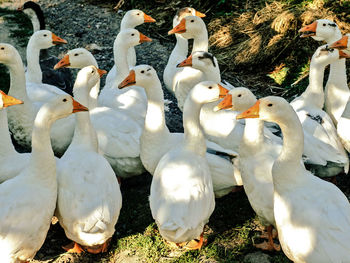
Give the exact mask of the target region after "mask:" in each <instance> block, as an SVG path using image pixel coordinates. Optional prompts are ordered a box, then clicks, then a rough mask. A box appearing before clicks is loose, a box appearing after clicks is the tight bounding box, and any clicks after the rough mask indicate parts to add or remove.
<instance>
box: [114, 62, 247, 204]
mask: <svg viewBox="0 0 350 263" xmlns="http://www.w3.org/2000/svg"><path fill="white" fill-rule="evenodd" d="M134 82H136V85H139V86H141V87H143V88H144V89H145V91H146V94H147V98H148V106H147V114H146V118H145V126H144V129H143V132H142V135H141V142H140V145H141V154H140V157H141V161H142V163H143V165H144V167H145V168H146V170H147V171H148V172H149V173H150V174H152V175H153V174H154V173H155V170H156V167H157V165H158V163H159V161H160V159H161V158H162V157H163V156H164V155H165V154H166V153H167V152H168V151H169V150H170V149H172V148H174V147H175V146H176V145H179V144H182V142H183V141H184V134H183V133H170V132H169V129H168V128H167V126H166V124H165V116H164V98H163V90H162V86H161V83H160V80H159V78H158V76H157V73H156V71H155V70H154V69H153V68H152V67H151V66H148V65H139V66H136V67H135V68H134V70H132V71H130V74H129V76H128V77H127V78H126V79H125V80H124V81H123V82H122V83H121V84H120V87H124V86H128V83H134ZM222 150H223V149H222ZM232 154H233V155H236V153H234V152H233V151H230V153H229V154H228V155H232ZM206 158H207V161H208V163H209V168H210V171H211V175H212V181H213V185H214V191H215V194H216V196H217V197H221V196H223V195H225V194H227V193H229V192H230V191H231V189H232V188H233V187H234V186H236V185H242V183H241V178H240V175H239V171H238V170H237V169H236V167H235V166H234V165H233V164H232V163H231V162H230V161H228V160H226V159H223V158H221V157H219V156H216V155H215V154H211V153H206Z"/></svg>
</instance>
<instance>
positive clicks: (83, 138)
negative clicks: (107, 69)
mask: <svg viewBox="0 0 350 263" xmlns="http://www.w3.org/2000/svg"><path fill="white" fill-rule="evenodd" d="M99 77H100V76H99V72H98V70H97V68H96V67H94V66H89V67H85V68H83V69H82V70H81V71H80V72H79V73H78V76H77V80H76V82H75V84H74V88H73V91H74V95H75V97H76V98H77V99H79V100H80V101H83V102H84V103H88V94H89V91H90V89H91V88H92V87H93V86H94V85H95V84H96V82H97V81H98V79H99ZM76 117H77V126H76V129H75V132H74V137H73V140H72V143H71V144H70V146H69V147H68V149H67V151H66V152H65V154H64V155H63V156H62V158H61V159H60V160H59V161H58V162H57V182H58V187H59V188H58V197H57V208H56V215H57V218H58V219H59V222H60V224H61V226H62V227H63V229H64V231H65V233H66V236H67V237H68V238H69V239H71V240H73V241H74V242H76V243H78V244H79V245H81V246H84V247H87V250H88V251H90V249H94V248H95V249H96V247H101V248H100V249H101V251H99V252H105V250H106V246H107V245H104V244H106V243H108V240H109V239H110V238H111V237H112V235H113V233H114V231H115V229H114V226H115V224H116V223H117V220H118V217H119V212H120V209H121V205H122V196H121V192H120V189H119V185H118V182H117V180H116V178H115V175H114V172H113V169H112V167H111V166H110V164H109V163H108V162H107V160H106V159H105V158H104V157H103V156H102V155H100V154H99V153H98V142H97V136H96V133H95V130H94V128H93V126H92V125H91V121H90V117H89V113H88V112H85V113H82V114H81V113H79V114H77V115H76Z"/></svg>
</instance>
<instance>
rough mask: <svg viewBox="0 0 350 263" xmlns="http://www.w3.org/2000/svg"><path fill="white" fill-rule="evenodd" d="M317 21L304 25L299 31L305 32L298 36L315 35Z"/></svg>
mask: <svg viewBox="0 0 350 263" xmlns="http://www.w3.org/2000/svg"><path fill="white" fill-rule="evenodd" d="M316 28H317V21H315V22H313V23H312V24H310V25H307V26H304V27H303V28H301V29H300V30H299V32H305V33H304V34H302V35H301V36H300V37H312V36H315V35H316Z"/></svg>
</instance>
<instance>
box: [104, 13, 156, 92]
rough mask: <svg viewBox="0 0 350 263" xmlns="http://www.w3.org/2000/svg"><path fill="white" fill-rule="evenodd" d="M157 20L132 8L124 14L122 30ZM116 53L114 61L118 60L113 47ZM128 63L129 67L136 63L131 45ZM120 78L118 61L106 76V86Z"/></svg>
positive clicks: (128, 52)
mask: <svg viewBox="0 0 350 263" xmlns="http://www.w3.org/2000/svg"><path fill="white" fill-rule="evenodd" d="M152 22H156V20H154V19H153V18H152V17H150V16H149V15H147V14H146V13H144V12H143V11H141V10H138V9H132V10H129V11H127V12H126V13H125V15H124V16H123V19H122V21H121V22H120V31H123V30H126V29H134V28H135V27H137V26H139V25H141V24H143V23H152ZM113 53H114V61H116V54H115V53H116V52H115V50H114V49H113ZM127 63H128V64H127V65H128V69H129V68H131V67H134V66H135V65H136V52H135V47H134V46H132V47H129V49H128V50H127ZM117 78H118V73H117V62H115V64H114V65H113V67H112V69H111V70H110V71H109V72H108V74H107V77H106V86H111V85H113V83H114V82H115V81H116V79H117Z"/></svg>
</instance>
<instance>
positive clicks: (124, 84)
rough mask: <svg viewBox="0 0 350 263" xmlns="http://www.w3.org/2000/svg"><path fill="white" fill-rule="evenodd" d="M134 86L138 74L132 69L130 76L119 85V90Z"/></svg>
mask: <svg viewBox="0 0 350 263" xmlns="http://www.w3.org/2000/svg"><path fill="white" fill-rule="evenodd" d="M134 84H136V74H135V70H133V69H132V70H130V73H129V75H128V76H127V77H126V78H125V79H124V80H123V81H122V82H121V83H120V84H119V85H118V88H119V89H123V88H126V87H129V86H131V85H134Z"/></svg>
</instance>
